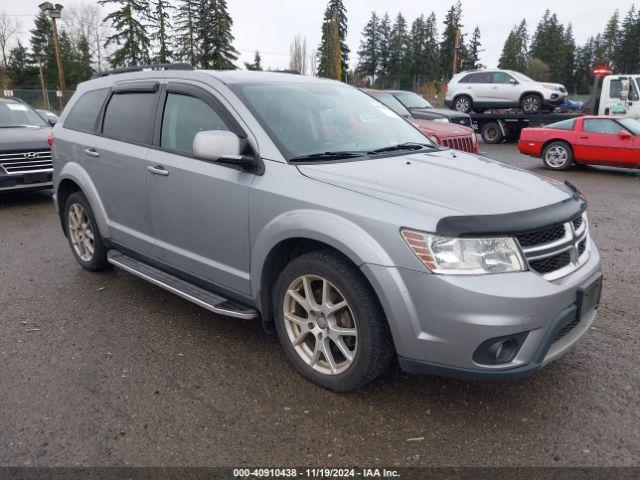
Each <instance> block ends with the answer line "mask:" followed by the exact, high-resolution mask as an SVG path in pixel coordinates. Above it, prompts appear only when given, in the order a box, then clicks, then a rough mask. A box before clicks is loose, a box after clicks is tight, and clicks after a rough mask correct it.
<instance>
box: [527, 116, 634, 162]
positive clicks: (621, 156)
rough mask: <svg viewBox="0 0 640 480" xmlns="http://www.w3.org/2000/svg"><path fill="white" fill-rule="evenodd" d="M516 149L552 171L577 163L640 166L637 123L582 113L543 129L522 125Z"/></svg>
mask: <svg viewBox="0 0 640 480" xmlns="http://www.w3.org/2000/svg"><path fill="white" fill-rule="evenodd" d="M518 149H519V150H520V152H522V153H524V154H526V155H531V156H532V157H538V158H542V161H543V163H544V165H545V166H546V167H547V168H550V169H551V170H566V169H568V168H571V166H573V165H574V164H576V163H582V164H589V165H608V166H613V167H625V168H640V122H638V121H637V120H634V119H632V118H619V117H613V116H594V115H585V116H584V117H579V118H572V119H570V120H563V121H561V122H557V123H552V124H551V125H547V126H545V127H542V128H525V129H523V130H522V133H521V134H520V141H519V142H518Z"/></svg>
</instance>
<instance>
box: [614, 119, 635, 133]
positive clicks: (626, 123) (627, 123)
mask: <svg viewBox="0 0 640 480" xmlns="http://www.w3.org/2000/svg"><path fill="white" fill-rule="evenodd" d="M618 122H620V123H621V124H622V126H623V127H624V128H626V129H627V130H629V131H630V132H631V133H632V134H633V135H640V122H639V121H638V120H636V119H635V118H620V119H619V120H618Z"/></svg>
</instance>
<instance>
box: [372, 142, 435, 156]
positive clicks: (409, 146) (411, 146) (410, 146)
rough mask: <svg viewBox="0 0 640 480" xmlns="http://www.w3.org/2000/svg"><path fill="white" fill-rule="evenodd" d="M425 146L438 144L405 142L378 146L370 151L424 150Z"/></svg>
mask: <svg viewBox="0 0 640 480" xmlns="http://www.w3.org/2000/svg"><path fill="white" fill-rule="evenodd" d="M423 148H436V146H435V145H431V144H430V143H417V142H405V143H400V144H398V145H391V146H389V147H382V148H376V149H375V150H371V151H370V152H368V153H370V154H371V153H373V154H376V153H385V152H395V151H396V150H422V149H423Z"/></svg>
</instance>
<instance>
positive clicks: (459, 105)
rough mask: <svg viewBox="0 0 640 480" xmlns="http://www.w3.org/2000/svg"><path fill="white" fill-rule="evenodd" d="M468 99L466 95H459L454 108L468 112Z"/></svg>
mask: <svg viewBox="0 0 640 480" xmlns="http://www.w3.org/2000/svg"><path fill="white" fill-rule="evenodd" d="M470 107H471V106H470V105H469V99H468V98H467V97H460V98H458V99H457V100H456V110H457V111H459V112H464V113H466V112H468V111H469V109H470Z"/></svg>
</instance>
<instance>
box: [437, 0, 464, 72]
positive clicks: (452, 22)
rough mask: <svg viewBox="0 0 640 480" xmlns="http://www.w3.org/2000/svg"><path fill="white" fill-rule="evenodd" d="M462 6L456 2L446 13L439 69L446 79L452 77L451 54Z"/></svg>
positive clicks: (453, 49)
mask: <svg viewBox="0 0 640 480" xmlns="http://www.w3.org/2000/svg"><path fill="white" fill-rule="evenodd" d="M461 22H462V4H461V3H460V1H458V2H457V3H456V4H454V5H452V6H451V8H449V10H448V11H447V15H446V16H445V19H444V31H443V32H442V42H441V44H440V68H441V70H442V74H443V75H444V76H445V77H446V78H451V76H452V75H453V53H454V51H455V48H456V34H457V32H458V30H461V29H462V23H461Z"/></svg>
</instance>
